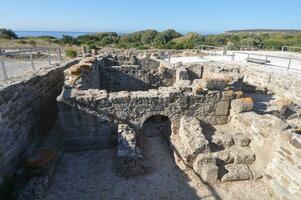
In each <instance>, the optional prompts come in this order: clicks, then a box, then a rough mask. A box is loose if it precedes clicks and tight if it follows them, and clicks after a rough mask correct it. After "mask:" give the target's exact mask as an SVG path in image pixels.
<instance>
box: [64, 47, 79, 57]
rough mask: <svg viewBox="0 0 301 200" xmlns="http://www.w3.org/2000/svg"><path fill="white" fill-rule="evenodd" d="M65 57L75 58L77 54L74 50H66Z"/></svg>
mask: <svg viewBox="0 0 301 200" xmlns="http://www.w3.org/2000/svg"><path fill="white" fill-rule="evenodd" d="M66 56H67V57H69V58H75V57H76V56H77V52H76V51H75V50H74V49H71V48H69V49H67V50H66Z"/></svg>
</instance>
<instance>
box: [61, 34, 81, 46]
mask: <svg viewBox="0 0 301 200" xmlns="http://www.w3.org/2000/svg"><path fill="white" fill-rule="evenodd" d="M61 41H62V43H64V44H70V45H77V44H78V41H77V40H76V39H75V38H74V37H72V36H69V35H63V37H62V39H61Z"/></svg>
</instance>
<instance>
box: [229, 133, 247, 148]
mask: <svg viewBox="0 0 301 200" xmlns="http://www.w3.org/2000/svg"><path fill="white" fill-rule="evenodd" d="M233 140H234V144H235V145H237V146H240V147H246V146H249V144H250V142H251V140H250V138H248V137H247V136H245V135H243V134H241V133H237V134H234V135H233Z"/></svg>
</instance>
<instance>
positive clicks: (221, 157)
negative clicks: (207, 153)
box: [212, 149, 234, 165]
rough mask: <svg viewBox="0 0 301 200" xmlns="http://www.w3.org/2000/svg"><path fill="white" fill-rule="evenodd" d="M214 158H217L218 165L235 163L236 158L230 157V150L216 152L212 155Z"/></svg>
mask: <svg viewBox="0 0 301 200" xmlns="http://www.w3.org/2000/svg"><path fill="white" fill-rule="evenodd" d="M212 156H214V157H215V158H216V162H217V164H221V165H224V164H229V163H233V162H234V158H233V157H232V156H231V155H230V151H229V150H228V149H226V150H223V151H217V152H214V153H212Z"/></svg>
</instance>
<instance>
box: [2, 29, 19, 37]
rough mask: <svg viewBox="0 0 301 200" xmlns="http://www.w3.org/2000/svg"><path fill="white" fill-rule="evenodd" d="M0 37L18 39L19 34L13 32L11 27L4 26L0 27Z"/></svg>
mask: <svg viewBox="0 0 301 200" xmlns="http://www.w3.org/2000/svg"><path fill="white" fill-rule="evenodd" d="M0 38H6V39H17V38H18V36H17V34H16V33H15V32H13V31H12V30H10V29H5V28H2V29H0Z"/></svg>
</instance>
